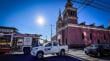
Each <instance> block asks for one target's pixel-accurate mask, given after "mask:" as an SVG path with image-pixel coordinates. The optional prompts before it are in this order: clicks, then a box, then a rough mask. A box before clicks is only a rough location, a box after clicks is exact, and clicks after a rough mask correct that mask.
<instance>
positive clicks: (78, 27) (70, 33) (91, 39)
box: [56, 0, 110, 48]
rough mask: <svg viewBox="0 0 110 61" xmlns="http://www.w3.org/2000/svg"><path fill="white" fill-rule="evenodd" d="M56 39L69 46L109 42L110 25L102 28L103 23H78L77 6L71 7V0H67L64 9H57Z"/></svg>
mask: <svg viewBox="0 0 110 61" xmlns="http://www.w3.org/2000/svg"><path fill="white" fill-rule="evenodd" d="M56 39H57V41H58V42H59V43H60V44H61V45H68V46H69V47H70V48H72V47H85V46H88V45H90V44H104V43H110V26H109V27H108V28H104V26H103V25H100V26H95V24H90V25H86V24H85V22H83V23H80V24H79V23H78V17H77V8H75V7H73V4H72V2H71V0H67V3H66V5H65V9H64V11H63V12H61V11H59V16H58V20H57V22H56Z"/></svg>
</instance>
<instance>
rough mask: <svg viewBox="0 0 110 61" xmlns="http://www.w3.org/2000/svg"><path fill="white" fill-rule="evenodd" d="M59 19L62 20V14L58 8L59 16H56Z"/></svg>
mask: <svg viewBox="0 0 110 61" xmlns="http://www.w3.org/2000/svg"><path fill="white" fill-rule="evenodd" d="M58 19H59V20H62V16H61V10H60V9H59V16H58Z"/></svg>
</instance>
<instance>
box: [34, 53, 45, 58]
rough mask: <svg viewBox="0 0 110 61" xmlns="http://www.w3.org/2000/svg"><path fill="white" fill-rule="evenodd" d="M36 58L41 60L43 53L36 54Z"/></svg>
mask: <svg viewBox="0 0 110 61" xmlns="http://www.w3.org/2000/svg"><path fill="white" fill-rule="evenodd" d="M36 57H37V58H38V59H41V58H43V57H44V53H43V52H38V53H37V55H36Z"/></svg>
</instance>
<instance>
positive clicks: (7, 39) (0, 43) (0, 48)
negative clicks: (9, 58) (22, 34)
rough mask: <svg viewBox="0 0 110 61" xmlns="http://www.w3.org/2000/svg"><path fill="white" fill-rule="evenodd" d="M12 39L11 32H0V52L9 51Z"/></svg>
mask: <svg viewBox="0 0 110 61" xmlns="http://www.w3.org/2000/svg"><path fill="white" fill-rule="evenodd" d="M12 41H13V33H11V34H4V33H0V54H4V53H8V52H10V51H11V47H12Z"/></svg>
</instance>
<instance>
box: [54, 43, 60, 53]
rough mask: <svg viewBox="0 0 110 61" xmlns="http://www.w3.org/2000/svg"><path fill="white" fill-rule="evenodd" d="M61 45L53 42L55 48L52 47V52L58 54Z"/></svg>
mask: <svg viewBox="0 0 110 61" xmlns="http://www.w3.org/2000/svg"><path fill="white" fill-rule="evenodd" d="M59 50H60V49H59V45H58V43H56V42H53V47H52V51H53V52H54V53H57V52H59Z"/></svg>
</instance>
